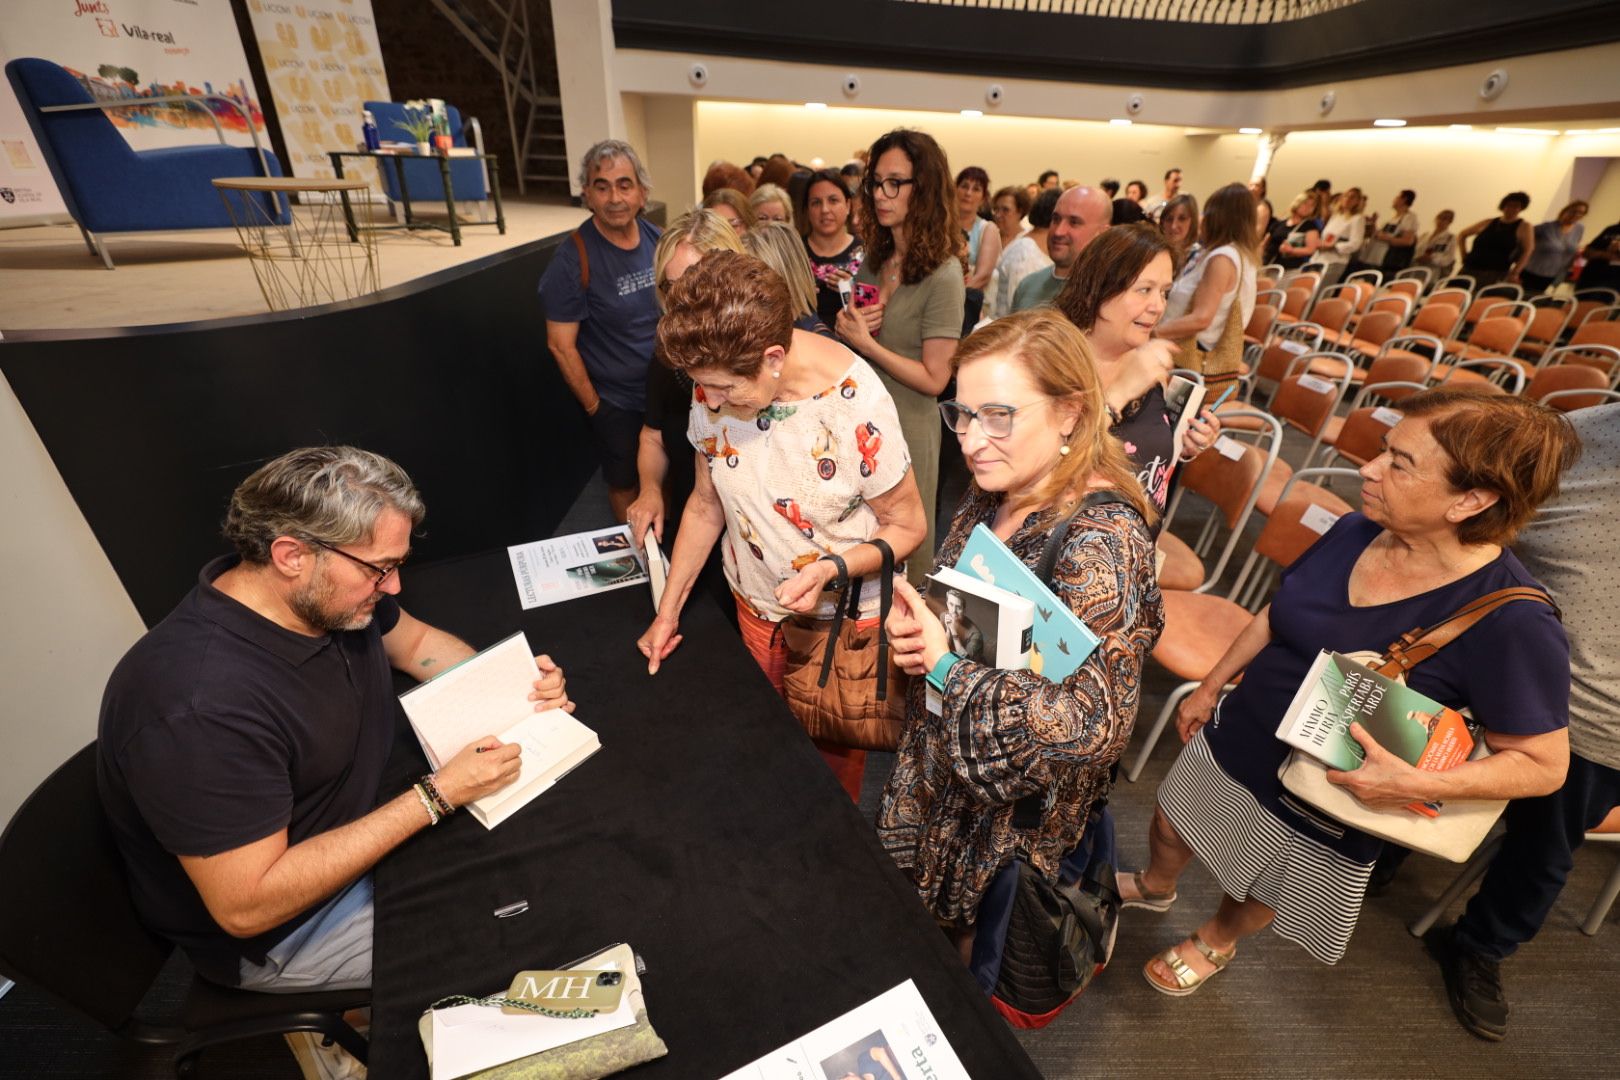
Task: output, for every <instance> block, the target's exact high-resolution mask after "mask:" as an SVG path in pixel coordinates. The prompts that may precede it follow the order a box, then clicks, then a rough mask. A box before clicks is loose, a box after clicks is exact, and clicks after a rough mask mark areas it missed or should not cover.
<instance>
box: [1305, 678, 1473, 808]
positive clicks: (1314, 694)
mask: <svg viewBox="0 0 1620 1080" xmlns="http://www.w3.org/2000/svg"><path fill="white" fill-rule="evenodd" d="M1355 722H1359V723H1360V724H1361V726H1362V727H1363V728H1365V729H1366V731H1367V734H1369V735H1371V736H1372V737H1373V738H1374V739H1375V740H1377V742H1378V745H1379V746H1382V747H1383V748H1384V749H1385V750H1388V751H1389V752H1390V753H1392V754H1394V755H1395V756H1397V757H1399V758H1401V759H1402V760H1404V761H1405V762H1406V763H1407V764H1408V765H1412V766H1414V767H1416V768H1419V769H1424V770H1427V771H1430V772H1440V771H1443V770H1445V769H1449V768H1451V767H1452V766H1454V765H1459V764H1461V763H1462V762H1464V761H1467V760H1468V756H1469V754H1470V753H1471V752H1472V751H1473V749H1474V737H1473V735H1472V734H1471V733H1470V732H1469V730H1468V723H1467V721H1466V720H1464V719H1463V717H1462V715H1461V714H1460V713H1458V712H1456V711H1455V710H1453V709H1448V708H1446V707H1445V706H1444V705H1441V704H1440V703H1439V702H1437V701H1434V700H1433V699H1431V698H1429V697H1427V696H1426V695H1424V694H1420V693H1418V692H1417V691H1416V690H1413V689H1412V688H1411V687H1409V686H1407V685H1406V684H1405V683H1402V682H1400V681H1398V680H1396V679H1391V678H1387V677H1386V676H1383V675H1380V674H1378V673H1377V672H1376V671H1373V670H1372V669H1371V668H1369V667H1366V666H1365V665H1363V664H1359V663H1357V662H1356V661H1355V660H1352V659H1351V658H1350V657H1348V656H1345V655H1343V654H1342V653H1335V652H1327V651H1326V650H1324V651H1323V652H1322V653H1321V655H1319V656H1318V657H1317V658H1316V663H1314V664H1313V665H1311V670H1310V671H1309V672H1308V673H1307V674H1306V676H1305V678H1304V680H1303V681H1302V682H1301V683H1300V685H1299V691H1298V693H1296V694H1295V695H1294V700H1293V703H1292V704H1291V705H1289V706H1288V712H1287V713H1285V714H1284V715H1283V719H1282V723H1280V724H1279V725H1278V726H1277V738H1279V739H1281V740H1282V741H1283V742H1285V743H1287V744H1288V745H1289V746H1292V747H1295V748H1296V749H1299V750H1303V751H1304V752H1305V753H1307V754H1309V755H1311V756H1312V757H1314V758H1316V759H1317V760H1318V761H1320V762H1322V763H1323V764H1324V765H1327V766H1329V767H1330V768H1334V769H1341V770H1344V771H1350V770H1352V769H1356V768H1359V767H1360V766H1361V762H1362V759H1363V758H1365V757H1366V752H1365V751H1364V750H1362V748H1361V744H1360V743H1358V742H1356V740H1355V736H1353V735H1351V734H1350V725H1351V724H1352V723H1355ZM1408 809H1410V810H1412V811H1414V812H1415V813H1419V814H1423V815H1425V816H1427V817H1434V816H1436V814H1437V813H1438V808H1437V807H1434V806H1431V805H1429V804H1426V803H1412V804H1411V805H1410V806H1409V807H1408Z"/></svg>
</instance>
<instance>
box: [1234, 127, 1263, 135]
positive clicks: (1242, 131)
mask: <svg viewBox="0 0 1620 1080" xmlns="http://www.w3.org/2000/svg"><path fill="white" fill-rule="evenodd" d="M1238 134H1239V135H1258V134H1260V129H1259V128H1238Z"/></svg>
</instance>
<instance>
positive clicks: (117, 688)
mask: <svg viewBox="0 0 1620 1080" xmlns="http://www.w3.org/2000/svg"><path fill="white" fill-rule="evenodd" d="M424 513H425V508H424V506H423V503H422V498H421V496H420V495H419V494H418V492H417V490H416V487H415V486H414V485H413V484H412V483H411V480H410V477H408V476H407V475H406V474H405V471H404V470H403V469H401V468H400V467H399V466H398V465H396V464H395V463H394V462H392V461H390V460H388V459H387V458H385V457H382V456H380V455H378V454H374V453H371V452H369V451H365V450H359V449H355V448H353V447H347V446H334V447H313V448H307V449H302V450H294V451H292V452H291V453H288V454H285V455H283V456H281V457H279V458H277V459H275V460H274V461H271V462H270V463H269V464H267V465H265V466H263V467H262V468H260V469H259V470H257V471H256V472H254V473H253V475H251V476H249V477H248V478H247V479H246V480H244V481H243V482H242V483H241V485H240V486H239V487H237V489H236V491H235V492H234V494H233V495H232V496H231V503H230V509H229V511H228V513H227V515H226V519H225V526H224V533H225V536H226V538H227V539H228V540H230V541H231V543H232V544H233V546H234V547H235V548H236V554H235V555H229V556H224V557H221V558H219V559H216V560H214V561H213V562H211V563H209V564H208V565H207V566H205V567H203V569H202V573H201V575H200V580H199V581H198V583H197V585H196V586H195V587H194V588H193V589H192V590H191V592H190V593H188V594H187V595H186V597H185V598H184V599H183V600H182V601H181V602H180V604H179V606H178V607H176V608H175V609H174V611H173V612H171V613H170V614H169V615H168V617H167V618H165V619H164V620H163V621H162V622H161V623H159V624H158V625H157V626H156V627H154V628H153V629H152V630H151V631H150V632H148V633H147V634H146V635H145V636H144V637H142V638H141V640H140V641H138V642H136V643H135V645H134V647H132V648H131V649H130V651H129V652H128V653H127V654H126V655H125V656H124V658H123V660H121V661H120V662H119V664H118V666H117V668H115V669H114V671H113V674H112V677H111V679H110V680H109V681H108V684H107V690H106V694H105V696H104V698H103V700H102V706H101V719H100V727H99V733H98V740H97V750H98V760H97V781H98V787H99V788H100V792H101V798H102V803H103V805H104V807H105V809H106V812H107V818H108V820H109V822H110V823H111V826H112V830H113V833H114V835H115V837H116V840H117V843H118V847H119V850H120V852H121V854H122V856H123V860H124V864H125V866H126V869H127V871H128V877H129V883H130V890H131V894H132V896H133V899H134V901H135V907H136V910H137V912H139V914H140V916H141V918H142V921H143V922H144V923H145V924H146V925H147V927H148V928H150V929H151V930H153V931H154V932H156V933H157V934H159V935H161V936H162V937H164V938H166V939H168V940H170V941H173V942H174V943H175V944H177V945H179V946H180V947H181V948H183V949H184V950H185V951H186V953H187V955H188V956H189V957H190V958H191V961H192V964H193V966H194V967H195V968H196V969H197V971H198V973H199V974H201V975H202V976H203V977H205V978H207V979H210V980H212V981H215V982H218V983H221V984H223V985H226V986H235V987H240V988H243V989H248V990H262V991H269V992H306V991H315V990H341V989H350V988H354V987H363V986H369V985H370V984H371V930H372V902H371V877H370V870H371V868H372V867H373V866H374V865H375V864H376V863H377V861H378V860H380V859H381V858H382V857H383V856H384V855H386V854H388V852H390V851H392V850H393V849H394V848H395V847H397V846H399V845H400V844H401V843H403V842H404V841H405V840H407V839H408V838H409V837H411V836H412V835H413V834H415V833H417V832H419V831H420V830H422V829H424V828H427V827H429V826H430V825H435V824H437V823H438V821H439V820H440V819H441V818H442V817H443V816H445V815H446V814H449V813H451V812H453V811H454V810H455V809H456V808H457V807H460V806H462V805H464V804H465V803H468V802H471V801H472V800H474V799H477V798H481V797H482V796H484V795H487V794H489V793H490V792H493V791H496V790H498V789H500V788H502V787H504V786H505V785H507V784H509V783H511V782H512V781H513V780H514V779H516V778H517V776H518V771H519V761H518V758H519V753H520V748H519V747H518V746H517V745H515V744H514V745H503V744H501V743H500V742H499V741H498V740H496V739H495V738H494V737H493V736H489V737H486V738H484V739H482V740H480V741H479V742H478V743H476V744H474V745H473V746H469V747H467V748H466V749H465V750H463V751H462V752H461V753H459V754H457V755H456V756H455V757H453V758H451V759H450V760H449V761H447V762H445V764H444V766H443V767H442V768H441V769H439V770H438V772H437V773H433V774H429V775H428V776H426V777H424V778H423V779H422V781H421V782H420V783H419V784H418V785H416V786H414V787H412V788H409V789H407V790H405V791H403V792H396V793H389V792H383V791H381V790H380V785H381V781H382V773H383V767H384V765H385V763H386V761H387V758H388V753H389V749H390V747H391V746H392V743H393V739H394V731H395V722H396V709H397V701H396V699H395V697H394V692H393V686H392V677H391V675H390V673H389V669H390V668H391V667H392V668H396V669H398V670H400V671H404V672H407V673H408V674H410V675H411V676H412V677H414V678H417V679H424V680H425V679H427V678H430V677H432V676H433V675H435V674H437V673H438V672H440V671H442V670H444V669H446V668H448V667H450V666H451V665H453V664H455V663H457V662H458V661H460V660H462V659H465V658H466V657H468V656H471V655H472V653H473V650H472V649H471V647H469V646H468V645H467V644H466V643H465V642H463V641H461V640H459V639H457V638H455V637H454V636H452V635H450V634H448V633H446V632H445V631H443V630H439V629H436V628H435V627H432V626H429V625H428V624H426V623H424V622H422V621H420V620H418V619H414V618H412V617H411V616H410V615H409V614H407V613H406V612H405V611H404V610H403V609H402V608H401V607H400V605H399V603H398V602H397V600H396V596H397V594H398V593H399V591H400V566H401V565H402V564H403V563H404V562H405V558H406V556H407V555H408V554H409V553H410V545H411V532H412V530H413V529H414V528H415V527H416V526H417V525H419V524H420V523H421V521H422V517H423V515H424ZM536 665H537V671H536V679H535V683H534V690H533V692H532V693H531V694H530V698H531V700H533V701H534V703H535V709H536V710H540V709H548V708H564V709H568V710H569V711H572V709H573V706H572V704H571V703H570V702H569V701H568V697H567V693H566V690H565V688H564V681H563V673H562V671H561V669H559V668H558V667H557V666H556V665H555V664H554V663H552V662H551V660H550V659H549V658H548V657H545V656H540V657H536ZM390 794H391V795H392V797H391V798H390V797H389V796H390ZM316 1038H317V1036H314V1035H311V1034H309V1033H300V1034H298V1035H290V1036H288V1042H289V1044H291V1045H292V1048H293V1053H294V1055H295V1056H296V1057H298V1058H299V1063H300V1065H302V1066H303V1067H304V1069H305V1073H306V1075H308V1076H321V1077H330V1076H363V1075H364V1071H363V1070H362V1069H360V1066H359V1065H358V1063H356V1062H354V1061H353V1059H352V1058H349V1057H348V1055H346V1054H343V1053H342V1051H341V1050H340V1049H339V1048H337V1047H335V1046H331V1045H327V1046H324V1047H323V1046H320V1045H319V1044H318V1043H316V1041H315V1040H316ZM335 1059H341V1060H335ZM355 1070H360V1071H358V1072H357V1071H355Z"/></svg>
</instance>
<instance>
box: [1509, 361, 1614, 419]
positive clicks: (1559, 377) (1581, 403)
mask: <svg viewBox="0 0 1620 1080" xmlns="http://www.w3.org/2000/svg"><path fill="white" fill-rule="evenodd" d="M1608 389H1609V379H1608V376H1606V375H1605V374H1604V373H1603V372H1601V371H1599V370H1598V369H1597V368H1594V367H1587V366H1586V365H1585V364H1548V365H1547V366H1546V367H1544V368H1540V369H1539V370H1537V371H1536V373H1535V375H1534V377H1532V378H1531V380H1530V385H1529V386H1527V387H1525V388H1524V396H1525V397H1527V398H1529V399H1530V400H1531V401H1541V400H1543V399H1545V398H1546V397H1547V396H1548V395H1550V394H1556V393H1560V391H1565V390H1608ZM1602 401H1603V398H1602V397H1600V396H1598V395H1595V394H1583V395H1578V396H1577V395H1569V396H1560V397H1559V398H1558V400H1557V401H1555V402H1548V404H1549V405H1551V406H1552V407H1554V408H1557V409H1559V410H1561V411H1563V412H1569V411H1571V410H1573V409H1584V408H1586V407H1587V406H1589V405H1597V404H1601V403H1602Z"/></svg>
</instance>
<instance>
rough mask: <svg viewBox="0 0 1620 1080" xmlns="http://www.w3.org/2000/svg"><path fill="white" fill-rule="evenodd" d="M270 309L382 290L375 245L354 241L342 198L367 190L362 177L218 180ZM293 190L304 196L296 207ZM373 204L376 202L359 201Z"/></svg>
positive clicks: (369, 237) (363, 234)
mask: <svg viewBox="0 0 1620 1080" xmlns="http://www.w3.org/2000/svg"><path fill="white" fill-rule="evenodd" d="M214 187H215V188H216V189H218V191H219V197H220V198H221V199H223V200H224V202H225V208H226V210H227V211H228V212H229V213H230V215H231V221H232V222H233V223H234V224H235V225H236V235H237V238H238V239H239V240H240V241H241V243H242V248H243V250H245V251H246V252H247V256H248V261H249V262H250V263H251V264H252V265H253V274H254V277H256V278H257V279H258V282H259V291H260V292H261V293H263V294H264V302H265V303H266V304H267V305H269V307H270V310H271V311H287V310H289V309H292V308H298V307H311V306H313V305H315V304H325V303H331V302H333V301H336V300H351V299H353V298H355V297H357V296H364V295H365V294H366V293H371V292H376V291H377V289H378V288H380V287H381V286H380V284H379V282H378V276H377V244H376V240H375V238H374V236H373V234H372V233H370V232H368V231H366V230H361V231H360V233H359V236H358V237H357V238H356V240H355V241H354V242H351V241H350V239H349V229H348V225H347V223H346V222H345V220H344V216H343V213H342V209H341V207H340V204H339V199H340V198H342V199H344V200H345V201H349V202H352V201H354V200H352V199H350V198H349V197H350V196H352V195H354V194H356V193H364V192H367V191H369V187H368V185H367V184H366V182H365V181H364V180H352V179H351V180H323V179H320V178H318V177H313V178H308V179H306V178H303V177H294V176H240V177H222V178H220V179H218V180H215V181H214ZM292 195H301V196H317V195H324V196H328V197H327V198H304V199H303V200H302V205H301V206H300V208H299V209H300V210H301V211H302V212H300V213H294V212H293V208H292V204H291V199H290V198H289V197H290V196H292ZM359 201H360V202H361V203H363V204H364V205H366V206H367V207H368V209H369V207H370V205H371V204H370V200H369V199H361V200H359Z"/></svg>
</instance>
